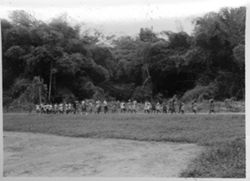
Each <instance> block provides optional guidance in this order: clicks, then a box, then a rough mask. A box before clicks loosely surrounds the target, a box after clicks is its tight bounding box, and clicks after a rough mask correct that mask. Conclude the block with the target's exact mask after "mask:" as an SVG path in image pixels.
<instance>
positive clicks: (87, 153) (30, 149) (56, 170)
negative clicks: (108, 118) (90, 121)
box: [4, 132, 202, 177]
mask: <svg viewBox="0 0 250 181" xmlns="http://www.w3.org/2000/svg"><path fill="white" fill-rule="evenodd" d="M201 150H202V148H201V147H198V146H197V145H195V144H179V143H178V144H176V143H160V142H144V141H131V140H121V139H92V138H70V137H61V136H54V135H44V134H34V133H18V132H4V176H116V177H124V176H133V177H136V176H139V177H140V176H143V177H148V176H149V177H150V176H153V177H178V176H179V174H180V172H181V171H182V170H184V169H185V168H186V167H187V165H188V163H189V162H190V161H191V160H192V159H194V158H195V157H196V156H197V155H198V154H199V153H200V152H201Z"/></svg>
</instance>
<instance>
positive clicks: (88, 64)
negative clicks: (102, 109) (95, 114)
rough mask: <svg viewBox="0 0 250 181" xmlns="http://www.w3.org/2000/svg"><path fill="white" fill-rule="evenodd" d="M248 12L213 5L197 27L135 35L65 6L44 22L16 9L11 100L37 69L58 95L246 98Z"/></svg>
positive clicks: (6, 46)
mask: <svg viewBox="0 0 250 181" xmlns="http://www.w3.org/2000/svg"><path fill="white" fill-rule="evenodd" d="M245 15H246V8H245V7H240V8H223V9H221V10H220V11H219V12H218V13H208V14H206V15H204V16H203V17H199V18H197V19H195V20H194V24H195V29H194V31H193V33H192V35H188V34H187V33H185V32H177V33H175V32H169V31H162V32H160V33H159V34H157V33H156V32H154V31H153V28H141V29H140V32H139V33H138V36H137V37H130V36H121V37H116V36H105V35H103V34H102V33H101V32H98V31H96V30H95V31H93V32H92V33H90V31H88V30H85V31H84V30H82V29H81V27H80V26H79V25H78V26H74V27H73V26H71V25H70V23H69V20H68V17H67V15H65V14H64V15H62V16H59V17H57V18H54V19H53V20H52V21H51V22H49V23H45V22H42V21H39V20H37V19H35V18H34V17H32V16H31V15H30V14H28V13H26V12H25V11H13V12H12V13H11V15H10V19H11V20H10V21H7V20H2V21H1V23H2V35H3V36H2V37H3V89H4V91H6V92H10V93H9V94H8V97H11V99H8V98H7V99H6V100H12V99H16V98H17V97H18V96H20V95H19V93H18V92H19V91H21V90H22V87H23V86H24V84H23V85H22V86H20V85H19V83H18V82H20V81H21V82H23V83H24V82H25V81H23V80H26V81H28V82H31V80H33V78H34V77H35V76H39V77H40V78H41V79H42V80H43V81H44V83H43V84H45V85H46V86H47V87H50V86H51V89H50V93H51V100H52V101H55V102H60V101H62V100H63V99H64V98H65V97H72V99H83V98H91V97H92V96H94V97H105V96H112V97H115V98H117V99H128V98H129V96H132V95H133V97H134V98H136V99H139V100H143V99H145V98H148V97H151V98H152V97H155V96H156V95H159V94H160V95H162V97H163V98H169V97H172V96H173V95H175V94H177V95H179V96H183V97H185V100H190V99H192V98H194V97H201V98H204V99H205V98H206V97H210V96H212V97H214V98H216V99H224V98H228V97H236V98H237V99H243V98H244V93H245V56H244V54H245ZM162 35H164V37H165V39H164V38H162ZM104 84H107V85H106V86H105V85H104ZM147 84H150V86H148V85H147ZM117 85H119V86H117ZM128 85H129V86H128ZM211 85H213V86H211ZM126 86H128V87H127V88H124V87H126ZM145 86H146V87H147V88H146V89H145ZM15 89H16V90H15ZM61 89H63V90H67V91H65V92H64V93H62V94H61V93H60V92H61ZM21 92H22V91H21ZM17 94H18V95H17ZM66 94H68V96H67V95H66ZM7 102H9V101H6V103H7Z"/></svg>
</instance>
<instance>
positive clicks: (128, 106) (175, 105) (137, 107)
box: [36, 98, 215, 114]
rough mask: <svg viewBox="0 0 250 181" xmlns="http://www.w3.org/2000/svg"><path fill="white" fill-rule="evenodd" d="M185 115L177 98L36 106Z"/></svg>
mask: <svg viewBox="0 0 250 181" xmlns="http://www.w3.org/2000/svg"><path fill="white" fill-rule="evenodd" d="M214 107H215V106H214V100H213V99H211V100H209V113H215V110H214ZM191 109H192V112H193V113H194V114H196V113H197V111H198V110H197V101H196V100H193V101H192V104H191ZM140 111H143V112H144V113H172V114H173V113H181V114H184V113H185V104H184V102H183V101H180V100H177V99H176V98H172V99H170V100H169V101H168V102H163V103H160V102H150V101H145V102H144V103H138V102H137V101H136V100H128V101H127V102H125V101H121V102H120V101H110V102H107V101H106V100H104V101H100V100H96V101H94V100H83V101H81V102H80V101H73V102H70V103H66V102H65V103H59V104H40V105H36V112H37V113H47V114H49V113H54V114H69V113H73V114H90V113H96V114H99V113H101V112H103V113H105V114H106V113H118V112H120V113H137V112H140Z"/></svg>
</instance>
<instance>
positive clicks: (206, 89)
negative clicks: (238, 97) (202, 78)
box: [182, 84, 216, 102]
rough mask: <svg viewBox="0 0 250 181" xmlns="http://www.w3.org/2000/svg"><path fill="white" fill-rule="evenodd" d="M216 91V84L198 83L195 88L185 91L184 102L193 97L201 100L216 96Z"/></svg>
mask: <svg viewBox="0 0 250 181" xmlns="http://www.w3.org/2000/svg"><path fill="white" fill-rule="evenodd" d="M215 92H216V87H215V85H214V84H209V85H207V86H201V85H197V86H196V87H195V88H193V89H191V90H188V91H187V92H185V94H184V95H183V96H182V100H183V101H184V102H189V101H191V100H193V99H198V100H199V101H202V100H204V99H209V98H211V97H214V94H215Z"/></svg>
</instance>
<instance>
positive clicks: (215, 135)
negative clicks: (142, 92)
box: [3, 114, 245, 178]
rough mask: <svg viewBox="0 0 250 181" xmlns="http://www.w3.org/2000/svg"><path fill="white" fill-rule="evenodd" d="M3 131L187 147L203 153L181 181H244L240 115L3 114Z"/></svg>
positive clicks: (243, 138)
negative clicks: (210, 180)
mask: <svg viewBox="0 0 250 181" xmlns="http://www.w3.org/2000/svg"><path fill="white" fill-rule="evenodd" d="M3 120H4V122H3V129H4V131H20V132H34V133H46V134H55V135H61V136H72V137H94V138H120V139H133V140H143V141H172V142H188V143H196V144H198V145H202V146H206V148H207V149H206V151H204V153H203V154H202V155H201V156H200V157H198V158H197V159H196V160H194V162H193V163H192V164H191V165H190V166H189V168H188V170H186V171H185V172H183V174H182V176H183V177H238V178H241V177H245V115H163V114H160V115H145V114H134V115H133V114H107V115H104V114H100V115H88V116H81V115H36V114H4V116H3Z"/></svg>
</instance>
